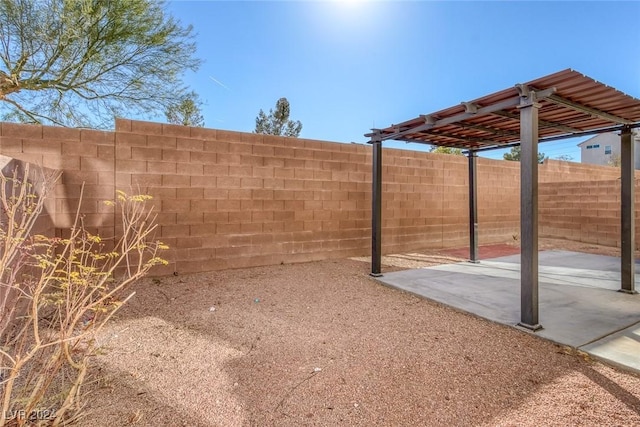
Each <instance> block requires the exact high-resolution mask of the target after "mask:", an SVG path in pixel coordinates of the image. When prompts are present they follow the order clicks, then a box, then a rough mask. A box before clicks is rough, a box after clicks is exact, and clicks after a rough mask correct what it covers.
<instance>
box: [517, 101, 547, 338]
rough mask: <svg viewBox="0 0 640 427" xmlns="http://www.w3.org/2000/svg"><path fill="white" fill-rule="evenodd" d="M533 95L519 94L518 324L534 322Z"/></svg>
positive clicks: (534, 327)
mask: <svg viewBox="0 0 640 427" xmlns="http://www.w3.org/2000/svg"><path fill="white" fill-rule="evenodd" d="M539 108H540V104H538V103H537V102H536V94H535V92H529V91H526V93H521V102H520V106H519V110H520V144H521V145H520V147H521V151H520V242H521V246H520V253H521V254H520V265H521V271H520V323H519V325H520V326H522V327H524V328H527V329H530V330H533V331H536V330H538V329H541V328H542V326H541V325H540V323H539V322H538V109H539Z"/></svg>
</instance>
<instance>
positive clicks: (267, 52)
mask: <svg viewBox="0 0 640 427" xmlns="http://www.w3.org/2000/svg"><path fill="white" fill-rule="evenodd" d="M168 10H169V11H170V13H172V14H173V15H174V16H175V17H176V18H178V19H179V20H180V21H181V22H182V23H183V24H192V25H193V26H194V29H195V31H196V32H197V33H198V36H197V44H198V56H199V57H201V58H202V59H204V61H205V62H204V64H203V65H202V67H201V68H200V70H199V71H198V72H197V73H191V74H189V75H187V76H186V83H187V84H188V85H189V86H190V87H191V88H192V89H193V90H195V91H196V92H198V93H199V94H200V96H201V98H202V99H203V100H204V101H205V102H206V105H205V107H204V109H203V113H204V117H205V122H206V126H207V127H213V128H219V129H229V130H236V131H245V132H251V131H252V130H253V129H254V126H255V117H256V115H257V113H258V111H259V110H260V109H261V108H262V109H263V110H265V111H268V110H269V108H272V107H273V106H274V105H275V102H276V100H277V99H278V98H280V97H286V98H287V99H288V100H289V101H290V103H291V118H292V119H295V120H300V121H301V122H302V123H303V129H302V133H301V135H300V136H301V137H304V138H313V139H323V140H330V141H339V142H351V141H354V142H365V141H366V138H364V137H363V134H364V133H366V132H367V131H368V130H369V128H371V127H374V126H375V127H385V126H388V125H390V124H392V123H398V122H401V121H404V120H407V119H410V118H413V117H416V116H417V115H419V114H427V113H430V112H434V111H437V110H440V109H442V108H446V107H449V106H452V105H456V104H458V103H460V102H462V101H468V100H471V99H474V98H478V97H480V96H483V95H486V94H489V93H492V92H495V91H498V90H501V89H504V88H507V87H511V86H512V85H514V84H515V83H519V82H525V81H529V80H532V79H535V78H537V77H541V76H544V75H546V74H550V73H553V72H556V71H560V70H562V69H565V68H573V69H576V70H578V71H580V72H582V73H584V74H586V75H588V76H590V77H593V78H595V79H596V80H599V81H601V82H603V83H606V84H608V85H610V86H614V87H616V88H617V89H619V90H622V91H623V92H626V93H628V94H630V95H632V96H635V97H637V98H640V32H639V31H638V28H637V24H638V17H640V2H517V1H509V2H502V1H496V2H418V1H414V2H383V1H371V0H369V1H367V0H360V1H354V0H351V1H324V2H306V1H297V2H293V1H291V2H283V1H280V2H267V1H263V2H244V1H242V2H222V1H175V0H174V1H173V2H170V3H169V5H168ZM159 119H160V120H162V119H164V118H163V117H160V118H159ZM584 139H585V138H582V139H579V140H575V139H573V140H567V141H562V142H557V143H547V144H543V145H541V147H540V151H542V152H545V153H546V154H547V155H548V156H550V157H552V158H553V157H557V156H558V155H561V154H568V155H571V156H573V158H574V160H575V161H579V160H580V154H579V150H578V149H577V147H575V145H576V144H577V143H578V142H580V141H581V140H584ZM388 146H398V147H402V148H410V149H419V148H420V147H419V146H418V145H416V144H409V145H407V144H405V143H389V144H388ZM493 153H494V154H490V155H489V156H491V157H500V158H501V156H502V154H501V153H497V152H493Z"/></svg>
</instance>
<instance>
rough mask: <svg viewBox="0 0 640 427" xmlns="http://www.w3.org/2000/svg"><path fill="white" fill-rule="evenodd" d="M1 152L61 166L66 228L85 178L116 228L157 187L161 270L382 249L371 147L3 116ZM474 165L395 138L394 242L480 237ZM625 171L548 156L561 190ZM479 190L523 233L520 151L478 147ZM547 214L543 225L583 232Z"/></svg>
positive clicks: (486, 211)
mask: <svg viewBox="0 0 640 427" xmlns="http://www.w3.org/2000/svg"><path fill="white" fill-rule="evenodd" d="M0 153H2V154H7V155H10V156H12V157H14V158H17V159H21V160H24V161H28V162H32V163H36V164H42V165H44V166H47V167H51V168H59V169H63V171H64V173H63V178H62V181H61V183H60V185H59V186H58V188H57V189H56V195H55V204H54V208H52V212H51V215H52V218H53V219H54V224H55V226H56V228H57V230H61V229H63V228H64V227H68V225H69V224H70V221H71V219H72V218H73V213H75V208H76V206H77V202H78V199H79V196H80V191H81V188H82V184H83V183H84V199H83V205H82V212H83V215H84V216H85V220H86V221H87V224H88V225H90V226H92V227H95V229H96V231H97V232H99V233H100V234H101V235H102V236H107V237H108V236H117V235H118V225H117V224H116V220H115V215H114V212H113V209H111V208H109V207H108V206H106V205H104V204H103V203H102V202H103V201H104V200H107V199H112V198H113V197H114V192H115V190H116V189H121V190H124V191H126V192H128V193H131V192H136V193H137V192H141V193H147V194H151V195H152V196H154V199H153V204H154V208H155V210H156V212H157V214H158V217H157V221H158V223H159V228H158V235H157V237H158V238H159V239H160V240H162V241H164V242H165V243H167V244H168V245H169V246H170V247H171V250H170V251H169V252H168V253H167V254H166V256H165V258H167V259H168V261H169V262H170V264H169V265H168V266H166V267H164V268H162V269H158V270H156V272H155V273H156V274H168V273H172V272H179V273H187V272H196V271H208V270H216V269H224V268H237V267H245V266H254V265H263V264H276V263H281V262H284V263H289V262H300V261H309V260H317V259H324V258H333V257H344V256H355V255H367V254H369V253H370V226H371V217H370V208H371V148H370V147H369V146H367V145H360V144H342V143H332V142H324V141H315V140H308V139H296V138H285V137H275V136H268V135H256V134H250V133H240V132H230V131H223V130H216V129H204V128H190V127H184V126H176V125H168V124H162V123H151V122H142V121H135V120H126V119H118V120H117V121H116V130H115V132H101V131H93V130H80V129H64V128H55V127H47V126H30V125H16V124H10V123H2V124H1V125H0ZM467 164H468V163H467V159H466V158H465V157H461V156H451V155H442V154H431V153H426V152H417V151H407V150H394V149H384V150H383V251H384V252H385V253H392V252H400V251H410V250H416V249H420V248H443V247H456V246H465V245H467V244H468V219H467V217H468V188H467V185H468V170H467ZM616 174H619V172H618V171H617V170H616V169H614V168H608V167H596V166H591V165H589V166H586V165H579V164H575V163H566V162H554V161H549V162H546V163H545V164H544V165H541V168H540V182H542V183H545V185H547V184H548V185H549V186H550V187H549V188H555V187H554V186H556V187H558V188H560V187H561V186H563V185H566V183H567V182H571V181H572V180H576V181H578V182H579V181H580V180H586V179H589V180H602V179H608V180H611V179H615V178H614V177H615V176H617V175H616ZM550 191H552V190H550ZM558 191H559V190H558ZM478 193H479V200H478V213H479V231H480V242H481V243H483V244H486V243H492V242H500V241H505V240H508V239H511V238H512V236H514V235H517V234H518V233H519V163H517V162H505V161H499V160H490V159H483V158H481V159H478ZM545 194H546V193H545ZM545 200H546V199H545ZM549 203H552V201H551V199H549ZM605 203H606V202H605ZM541 209H546V208H543V201H542V200H541ZM543 212H544V215H550V214H551V211H549V210H544V211H543ZM544 215H543V216H544ZM563 220H564V219H563ZM554 221H555V220H554ZM541 223H543V224H545V226H546V228H545V232H551V231H552V230H555V231H557V232H558V233H564V234H562V235H561V236H559V237H567V238H576V239H579V238H580V236H578V237H576V233H573V234H572V233H568V232H567V231H566V227H561V226H558V225H553V224H555V223H554V222H547V223H544V222H543V220H541ZM585 230H586V231H588V230H590V229H589V228H586V229H585ZM60 232H61V231H58V233H60ZM572 236H573V237H572Z"/></svg>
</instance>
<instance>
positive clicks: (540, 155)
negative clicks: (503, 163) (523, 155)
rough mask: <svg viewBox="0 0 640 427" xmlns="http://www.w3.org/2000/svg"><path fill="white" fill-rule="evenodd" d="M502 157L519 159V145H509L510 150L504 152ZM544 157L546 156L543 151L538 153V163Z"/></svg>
mask: <svg viewBox="0 0 640 427" xmlns="http://www.w3.org/2000/svg"><path fill="white" fill-rule="evenodd" d="M502 157H503V158H504V159H505V160H510V161H514V162H519V161H520V146H519V145H518V146H517V147H511V151H509V152H508V153H504V155H503V156H502ZM545 158H546V156H545V155H544V153H538V163H544V159H545Z"/></svg>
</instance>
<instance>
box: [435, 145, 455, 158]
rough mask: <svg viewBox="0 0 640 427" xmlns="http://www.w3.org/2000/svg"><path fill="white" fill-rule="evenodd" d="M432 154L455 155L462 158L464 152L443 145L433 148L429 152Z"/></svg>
mask: <svg viewBox="0 0 640 427" xmlns="http://www.w3.org/2000/svg"><path fill="white" fill-rule="evenodd" d="M429 152H430V153H439V154H454V155H456V156H462V150H461V149H459V148H453V147H444V146H442V145H439V146H435V145H434V146H433V147H431V149H430V150H429Z"/></svg>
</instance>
